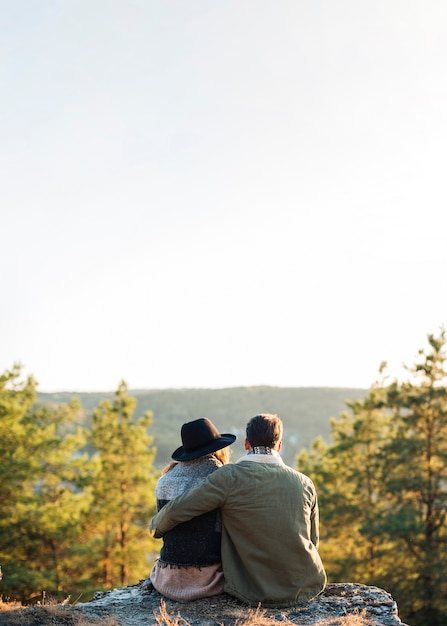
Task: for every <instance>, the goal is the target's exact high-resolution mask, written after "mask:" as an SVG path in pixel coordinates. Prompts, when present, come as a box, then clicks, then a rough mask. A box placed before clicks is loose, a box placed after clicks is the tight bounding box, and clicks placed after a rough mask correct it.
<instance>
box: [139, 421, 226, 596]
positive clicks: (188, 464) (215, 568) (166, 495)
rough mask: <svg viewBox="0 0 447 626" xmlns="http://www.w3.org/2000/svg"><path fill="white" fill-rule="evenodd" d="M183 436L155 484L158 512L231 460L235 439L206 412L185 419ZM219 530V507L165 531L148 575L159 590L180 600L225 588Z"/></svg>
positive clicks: (217, 591)
mask: <svg viewBox="0 0 447 626" xmlns="http://www.w3.org/2000/svg"><path fill="white" fill-rule="evenodd" d="M181 437H182V444H183V445H181V446H180V447H179V448H177V450H175V451H174V452H173V453H172V459H174V463H170V464H169V465H168V466H167V468H165V470H164V473H163V475H162V476H161V478H160V479H159V481H158V482H157V485H156V487H155V496H156V500H157V510H158V511H159V510H160V509H161V508H162V507H163V506H164V505H165V504H166V503H167V502H169V500H172V499H173V498H175V497H176V496H178V495H180V494H181V493H183V492H184V491H186V489H191V487H195V486H196V485H198V484H199V483H200V482H202V481H203V480H204V479H205V478H206V477H207V476H208V474H210V473H211V472H214V471H215V470H216V469H217V468H218V467H221V466H222V465H225V464H226V463H228V462H229V458H230V450H229V448H228V446H230V445H231V444H232V443H233V442H234V441H235V439H236V437H235V436H234V435H229V434H220V433H219V431H218V430H217V428H216V427H215V426H214V424H213V423H212V422H211V421H210V420H209V419H207V418H206V417H205V418H200V419H197V420H194V421H192V422H187V423H186V424H183V426H182V429H181ZM221 532H222V525H221V517H220V510H219V509H215V510H214V511H210V512H209V513H205V514H204V515H200V516H199V517H195V518H194V519H192V520H190V521H188V522H185V523H183V524H179V525H178V526H176V527H175V528H174V529H173V530H172V531H170V532H169V533H167V534H166V536H165V537H163V546H162V548H161V550H160V557H159V559H158V560H157V562H156V563H155V565H154V567H153V569H152V572H151V575H150V579H151V583H152V584H153V586H154V587H155V589H156V590H157V591H159V592H160V593H162V594H163V595H165V596H166V597H168V598H171V599H172V600H176V601H177V602H187V601H189V600H196V599H198V598H205V597H208V596H215V595H219V594H221V593H223V584H224V580H223V573H222V567H221V561H220V539H221Z"/></svg>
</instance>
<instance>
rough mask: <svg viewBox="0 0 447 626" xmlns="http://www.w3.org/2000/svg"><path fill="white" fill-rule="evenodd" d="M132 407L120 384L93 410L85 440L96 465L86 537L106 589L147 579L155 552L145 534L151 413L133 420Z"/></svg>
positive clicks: (150, 506)
mask: <svg viewBox="0 0 447 626" xmlns="http://www.w3.org/2000/svg"><path fill="white" fill-rule="evenodd" d="M135 404H136V402H135V399H134V398H132V397H129V396H128V393H127V385H126V384H125V383H124V382H122V383H121V384H120V385H119V387H118V389H117V391H116V393H115V398H114V402H113V404H112V403H110V402H109V401H107V400H106V401H103V402H101V403H100V404H99V406H98V407H97V408H96V409H95V410H94V411H93V420H92V431H91V434H90V436H89V439H90V442H91V443H92V445H93V447H94V449H95V450H96V454H95V456H94V458H93V461H94V462H95V464H96V465H95V470H94V472H93V474H92V483H91V486H92V490H93V507H92V509H91V514H90V517H89V529H87V534H88V535H89V534H91V536H94V537H95V540H94V544H93V545H94V549H93V552H92V553H93V554H94V555H95V559H97V566H98V568H99V569H98V571H97V577H96V579H97V582H98V583H99V584H101V585H102V586H103V587H106V588H110V587H112V586H116V585H128V584H129V583H135V582H138V580H139V579H141V578H145V577H147V576H148V574H149V564H150V559H151V557H152V558H153V556H154V553H156V552H158V543H159V542H156V541H155V540H154V539H153V538H152V537H151V536H150V533H149V531H148V521H149V519H150V517H151V516H152V515H153V514H154V512H155V496H154V488H155V480H156V477H157V476H156V471H155V469H154V467H153V459H154V456H155V449H154V448H153V446H152V444H153V439H152V437H150V436H149V435H148V433H147V429H148V427H149V426H150V424H151V422H152V415H151V413H150V412H147V413H146V414H145V415H144V416H143V417H141V418H140V419H139V420H138V421H136V422H134V421H133V420H132V415H133V412H134V409H135ZM91 567H95V564H94V563H91Z"/></svg>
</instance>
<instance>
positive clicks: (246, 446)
mask: <svg viewBox="0 0 447 626" xmlns="http://www.w3.org/2000/svg"><path fill="white" fill-rule="evenodd" d="M244 448H245V450H251V445H250V444H249V443H248V439H247V438H245V440H244Z"/></svg>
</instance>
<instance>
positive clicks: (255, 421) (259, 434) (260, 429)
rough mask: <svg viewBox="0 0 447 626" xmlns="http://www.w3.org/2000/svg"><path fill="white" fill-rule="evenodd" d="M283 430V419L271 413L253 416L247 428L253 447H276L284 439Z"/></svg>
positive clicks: (249, 440) (248, 437)
mask: <svg viewBox="0 0 447 626" xmlns="http://www.w3.org/2000/svg"><path fill="white" fill-rule="evenodd" d="M282 431H283V426H282V421H281V420H280V419H279V417H278V416H277V415H273V414H271V413H262V414H261V415H256V416H255V417H252V418H251V420H250V421H249V422H248V424H247V428H246V434H247V439H248V443H249V444H250V445H251V447H252V448H254V447H257V446H268V447H269V448H275V447H276V445H277V444H278V443H279V442H280V441H281V439H282Z"/></svg>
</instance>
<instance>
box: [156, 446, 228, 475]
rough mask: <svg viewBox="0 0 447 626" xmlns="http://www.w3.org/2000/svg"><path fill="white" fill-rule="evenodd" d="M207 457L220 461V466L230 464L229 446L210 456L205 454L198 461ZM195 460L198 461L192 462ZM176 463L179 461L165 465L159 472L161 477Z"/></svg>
mask: <svg viewBox="0 0 447 626" xmlns="http://www.w3.org/2000/svg"><path fill="white" fill-rule="evenodd" d="M207 456H209V457H211V456H213V457H214V458H215V459H217V460H218V461H220V463H222V465H227V463H229V462H230V457H231V448H230V446H226V447H225V448H221V449H220V450H216V451H215V452H211V454H205V455H204V456H201V457H199V459H204V458H205V457H207ZM197 460H198V459H194V461H197ZM191 462H192V461H181V463H191ZM178 463H179V461H169V463H168V464H167V465H166V467H164V468H163V469H162V470H161V473H162V475H163V474H167V473H168V472H170V471H171V470H172V469H173V468H174V467H175V466H176V465H177V464H178Z"/></svg>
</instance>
